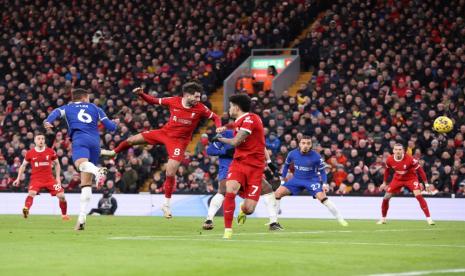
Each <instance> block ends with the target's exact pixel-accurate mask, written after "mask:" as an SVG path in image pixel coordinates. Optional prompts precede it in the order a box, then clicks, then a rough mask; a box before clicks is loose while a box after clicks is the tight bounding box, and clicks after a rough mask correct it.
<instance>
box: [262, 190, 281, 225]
mask: <svg viewBox="0 0 465 276" xmlns="http://www.w3.org/2000/svg"><path fill="white" fill-rule="evenodd" d="M262 197H263V198H264V199H265V204H266V208H267V209H268V215H269V216H270V224H271V223H275V222H278V211H277V208H276V206H277V204H276V198H275V197H274V193H273V192H271V193H269V194H266V195H262Z"/></svg>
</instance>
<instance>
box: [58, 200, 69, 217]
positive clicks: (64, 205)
mask: <svg viewBox="0 0 465 276" xmlns="http://www.w3.org/2000/svg"><path fill="white" fill-rule="evenodd" d="M58 202H59V204H60V209H61V214H62V215H66V211H67V210H68V203H67V202H66V200H65V201H61V200H58Z"/></svg>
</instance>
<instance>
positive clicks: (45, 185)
mask: <svg viewBox="0 0 465 276" xmlns="http://www.w3.org/2000/svg"><path fill="white" fill-rule="evenodd" d="M34 143H35V147H34V148H33V149H31V150H29V151H28V152H27V153H26V158H24V161H23V163H22V164H21V167H20V168H19V171H18V177H17V178H16V180H15V181H14V182H13V186H18V185H19V182H20V179H21V177H22V175H23V173H24V170H25V169H26V166H27V164H31V167H32V170H31V182H30V183H29V194H28V196H27V197H26V202H25V204H24V208H23V216H24V218H27V217H28V215H29V210H30V209H31V206H32V202H33V200H34V197H35V196H36V195H37V193H38V192H40V190H41V189H47V190H48V191H49V192H50V195H52V196H56V197H57V198H58V200H59V205H60V209H61V216H62V218H63V220H69V217H68V215H67V214H66V209H67V203H66V199H65V191H64V190H63V188H62V187H61V181H60V171H61V167H60V162H59V161H58V159H57V155H56V153H55V151H54V150H53V149H51V148H47V147H46V146H45V136H44V135H43V134H38V135H36V136H35V137H34ZM52 165H54V166H55V178H54V177H53V172H52Z"/></svg>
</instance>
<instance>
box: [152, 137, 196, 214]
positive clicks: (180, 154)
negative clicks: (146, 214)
mask: <svg viewBox="0 0 465 276" xmlns="http://www.w3.org/2000/svg"><path fill="white" fill-rule="evenodd" d="M152 133H153V134H154V133H155V134H156V135H157V137H156V140H153V142H154V143H155V142H156V143H163V144H164V145H165V146H166V151H167V153H168V162H167V163H166V171H165V175H166V179H165V182H164V183H163V188H164V190H165V202H164V203H163V205H162V207H161V209H162V211H163V215H164V216H165V218H167V219H170V218H172V217H173V216H172V214H171V206H170V203H171V195H172V194H173V192H174V191H175V190H176V172H177V171H178V168H179V166H180V165H181V161H182V160H183V159H184V151H185V150H186V148H187V145H188V144H189V141H183V140H177V141H173V138H171V137H169V136H168V135H166V133H164V132H163V131H161V130H156V131H153V132H152ZM150 137H152V136H150Z"/></svg>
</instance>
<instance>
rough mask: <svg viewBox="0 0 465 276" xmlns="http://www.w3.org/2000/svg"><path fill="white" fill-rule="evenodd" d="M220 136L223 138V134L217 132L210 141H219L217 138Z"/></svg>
mask: <svg viewBox="0 0 465 276" xmlns="http://www.w3.org/2000/svg"><path fill="white" fill-rule="evenodd" d="M220 138H224V137H223V135H221V134H220V133H218V134H216V135H215V136H214V137H213V138H212V140H211V142H212V143H214V142H221V141H220V140H219V139H220Z"/></svg>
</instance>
